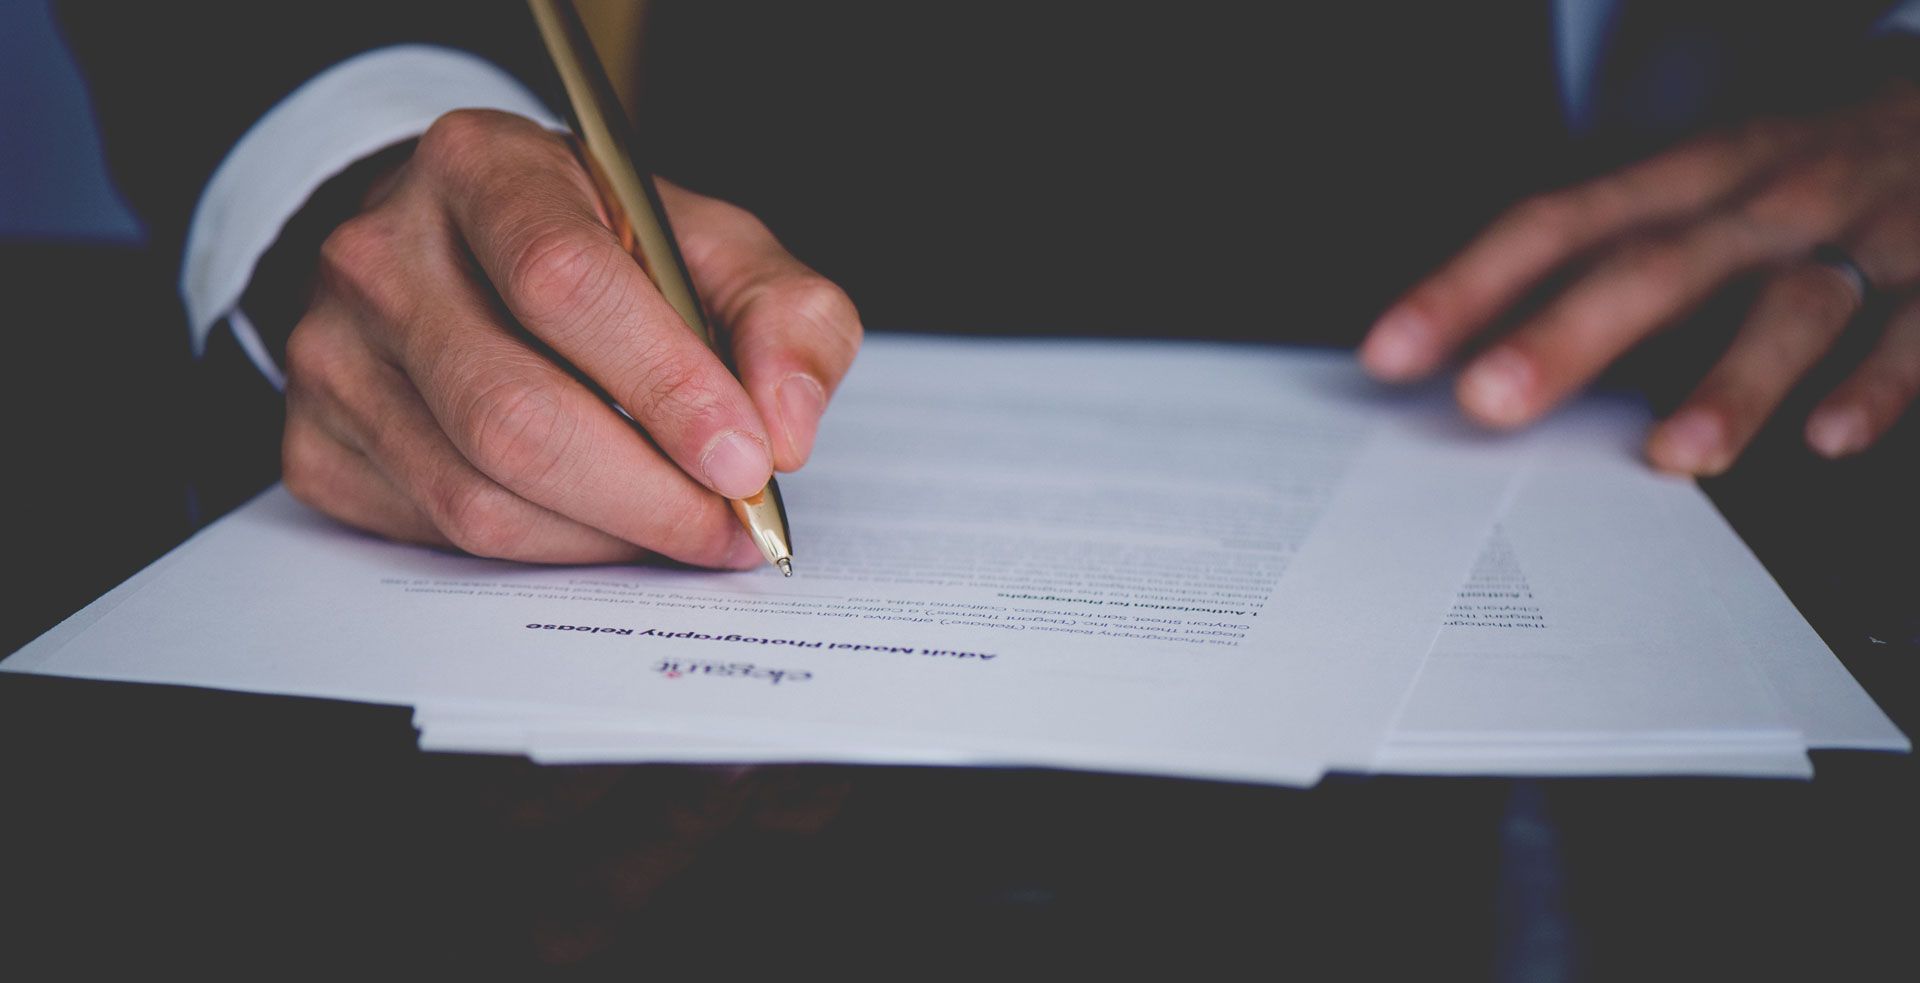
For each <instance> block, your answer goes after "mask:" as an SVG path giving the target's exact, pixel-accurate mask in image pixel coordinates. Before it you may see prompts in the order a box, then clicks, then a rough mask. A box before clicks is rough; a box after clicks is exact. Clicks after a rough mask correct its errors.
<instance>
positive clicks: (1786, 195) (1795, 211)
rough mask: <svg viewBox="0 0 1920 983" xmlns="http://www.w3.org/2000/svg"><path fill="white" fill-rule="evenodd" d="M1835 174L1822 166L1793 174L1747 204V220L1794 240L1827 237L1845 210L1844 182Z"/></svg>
mask: <svg viewBox="0 0 1920 983" xmlns="http://www.w3.org/2000/svg"><path fill="white" fill-rule="evenodd" d="M1831 171H1832V168H1831V167H1830V166H1826V165H1822V166H1815V167H1803V168H1802V169H1800V170H1798V171H1795V172H1794V173H1792V174H1789V175H1788V176H1787V177H1785V178H1783V179H1782V180H1780V181H1779V182H1777V183H1775V184H1774V185H1773V186H1772V187H1770V188H1768V189H1767V190H1765V191H1763V192H1761V193H1760V194H1758V195H1756V196H1755V197H1754V198H1753V199H1751V200H1750V201H1749V202H1748V203H1747V205H1746V207H1745V211H1746V214H1747V217H1748V218H1749V219H1751V220H1752V221H1753V222H1754V223H1756V224H1758V225H1759V226H1760V227H1762V228H1764V229H1768V230H1772V231H1775V232H1778V233H1782V234H1785V235H1787V236H1789V237H1791V238H1794V239H1805V238H1808V237H1815V238H1817V237H1819V236H1822V235H1824V234H1826V232H1827V230H1829V229H1831V228H1832V227H1833V226H1834V224H1835V219H1836V217H1837V216H1838V215H1839V214H1840V213H1841V209H1842V186H1843V182H1842V181H1840V180H1839V179H1838V177H1837V175H1835V174H1833V173H1831Z"/></svg>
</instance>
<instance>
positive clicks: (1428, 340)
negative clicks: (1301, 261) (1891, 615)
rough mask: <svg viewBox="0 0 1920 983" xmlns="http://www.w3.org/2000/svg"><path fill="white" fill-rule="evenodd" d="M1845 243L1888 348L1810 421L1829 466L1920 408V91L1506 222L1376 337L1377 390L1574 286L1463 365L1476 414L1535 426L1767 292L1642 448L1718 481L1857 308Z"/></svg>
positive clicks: (1789, 124) (1693, 150)
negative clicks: (1918, 400) (1535, 295)
mask: <svg viewBox="0 0 1920 983" xmlns="http://www.w3.org/2000/svg"><path fill="white" fill-rule="evenodd" d="M1823 245H1833V246H1838V247H1839V249H1841V250H1842V251H1844V253H1845V254H1846V255H1848V256H1851V257H1852V258H1853V259H1854V261H1855V262H1857V263H1858V264H1859V266H1860V268H1861V270H1862V271H1863V272H1864V273H1865V274H1866V276H1867V278H1868V280H1869V281H1871V283H1872V284H1873V285H1874V286H1875V287H1876V288H1877V289H1880V290H1884V291H1888V292H1889V294H1890V295H1891V296H1892V297H1893V299H1894V300H1895V303H1894V304H1892V305H1891V307H1890V308H1889V309H1890V311H1891V314H1890V316H1889V317H1888V318H1887V320H1886V322H1885V323H1884V324H1883V325H1880V326H1878V329H1879V331H1880V332H1881V333H1880V335H1879V339H1878V343H1877V346H1876V347H1875V348H1874V349H1873V351H1872V353H1871V354H1870V355H1868V356H1867V358H1866V360H1865V361H1864V362H1862V363H1861V364H1860V365H1859V366H1858V368H1857V369H1855V370H1854V371H1853V373H1852V375H1851V376H1849V377H1848V378H1847V379H1846V380H1845V381H1844V382H1842V383H1841V384H1840V386H1839V387H1838V388H1836V389H1835V390H1834V391H1833V392H1832V393H1831V394H1829V395H1828V396H1827V397H1826V398H1825V400H1824V401H1822V402H1821V403H1820V404H1819V406H1818V407H1817V408H1816V409H1815V410H1814V411H1813V414H1812V416H1811V417H1810V418H1809V420H1808V421H1807V424H1806V439H1807V441H1808V443H1809V444H1811V445H1812V446H1813V448H1814V449H1815V450H1816V451H1818V452H1820V453H1822V454H1824V455H1826V456H1828V457H1840V456H1843V455H1847V454H1852V453H1856V452H1858V451H1860V450H1863V449H1865V448H1866V447H1867V446H1869V445H1870V444H1872V443H1873V442H1874V441H1875V440H1876V439H1878V438H1879V436H1880V435H1881V434H1883V433H1885V432H1886V431H1887V430H1888V429H1889V428H1890V427H1892V425H1893V424H1894V422H1895V421H1896V420H1897V419H1898V418H1899V416H1900V415H1901V414H1902V413H1903V412H1905V410H1906V409H1907V407H1908V406H1909V404H1911V403H1912V402H1913V400H1914V397H1915V395H1916V394H1920V88H1915V87H1914V86H1912V85H1908V84H1899V85H1897V86H1895V87H1892V88H1889V89H1888V90H1887V91H1886V92H1884V93H1883V94H1881V95H1880V96H1878V97H1877V98H1876V99H1874V100H1873V101H1872V102H1870V103H1868V104H1866V105H1862V106H1856V107H1851V108H1848V109H1845V110H1842V111H1837V112H1832V113H1828V114H1824V115H1818V116H1811V117H1806V118H1798V119H1778V120H1764V121H1759V122H1755V123H1752V124H1749V125H1746V126H1744V127H1742V128H1739V129H1736V130H1732V131H1728V132H1725V133H1718V134H1714V135H1710V136H1706V137H1703V138H1699V139H1695V140H1693V141H1691V142H1689V143H1685V144H1683V145H1681V146H1679V147H1677V148H1676V149H1673V150H1670V151H1668V152H1666V153H1663V154H1661V155H1659V156H1656V157H1654V158H1652V159H1650V160H1647V161H1645V162H1642V163H1640V164H1637V165H1634V166H1632V167H1628V168H1626V169H1624V170H1622V171H1619V172H1617V173H1614V174H1611V175H1608V176H1606V177H1602V178H1600V179H1598V180H1595V181H1592V182H1590V183H1587V184H1583V185H1579V186H1576V187H1573V188H1570V189H1566V190H1562V191H1557V192H1553V193H1550V194H1546V195H1543V196H1540V197H1537V198H1534V199H1532V200H1530V201H1526V202H1523V203H1521V204H1520V205H1518V206H1516V207H1514V208H1512V209H1511V210H1509V211H1507V212H1506V213H1505V214H1503V215H1502V216H1500V217H1499V218H1498V219H1497V220H1496V221H1494V222H1493V224H1492V225H1491V226H1490V227H1489V228H1488V229H1487V230H1486V231H1485V232H1483V233H1482V234H1481V235H1480V236H1479V237H1478V238H1477V239H1475V240H1474V241H1473V242H1472V243H1470V244H1469V245H1468V246H1467V247H1466V248H1465V249H1464V250H1463V251H1462V252H1461V253H1460V254H1459V255H1458V256H1457V257H1455V258H1454V259H1453V260H1451V261H1450V262H1448V263H1447V264H1445V265H1444V266H1443V267H1442V268H1441V269H1440V270H1439V271H1437V272H1436V273H1434V274H1433V275H1432V276H1430V277H1428V278H1427V279H1426V280H1425V281H1423V282H1421V283H1419V284H1418V285H1416V286H1415V287H1414V288H1413V289H1412V291H1410V292H1409V293H1408V294H1407V295H1406V296H1405V297H1404V298H1402V299H1401V300H1400V301H1399V302H1398V303H1397V304H1395V305H1394V306H1393V307H1392V308H1391V309H1389V310H1388V311H1387V313H1386V314H1384V315H1383V316H1382V317H1381V319H1380V321H1379V322H1378V323H1377V324H1376V325H1374V327H1373V330H1372V331H1371V332H1370V333H1369V335H1368V336H1367V338H1366V340H1365V342H1364V343H1363V344H1362V346H1361V352H1360V356H1361V361H1362V364H1364V365H1365V366H1366V368H1367V369H1368V370H1369V371H1370V372H1371V373H1373V374H1374V375H1375V376H1378V377H1380V378H1383V379H1389V380H1407V379H1415V378H1419V377H1422V376H1425V375H1428V374H1431V373H1432V372H1433V371H1435V370H1436V369H1438V368H1439V367H1440V365H1441V364H1442V363H1443V362H1444V361H1445V360H1446V359H1447V357H1448V356H1449V355H1451V354H1452V353H1454V352H1455V351H1456V350H1458V349H1459V348H1460V347H1462V346H1463V345H1464V344H1465V343H1467V342H1468V341H1469V340H1471V339H1473V338H1475V337H1476V336H1478V335H1481V334H1484V333H1486V332H1488V331H1489V330H1490V329H1491V327H1492V325H1493V324H1494V323H1495V322H1497V321H1499V320H1500V319H1501V318H1503V317H1504V316H1508V315H1510V314H1512V313H1513V311H1514V309H1515V307H1516V305H1518V304H1520V303H1521V302H1522V301H1523V300H1524V299H1526V298H1527V297H1528V296H1529V295H1530V294H1531V293H1532V292H1534V291H1536V290H1538V289H1539V288H1540V286H1541V285H1542V284H1543V283H1544V282H1547V281H1548V280H1549V279H1550V278H1554V277H1556V276H1565V277H1566V280H1565V285H1564V287H1562V288H1561V289H1559V290H1558V292H1557V293H1555V294H1554V295H1553V296H1552V297H1550V298H1548V299H1547V300H1546V301H1545V303H1544V304H1543V305H1542V306H1541V307H1540V308H1539V309H1538V310H1537V311H1535V312H1533V313H1531V314H1528V315H1527V316H1525V317H1523V318H1521V319H1520V320H1519V322H1518V324H1517V326H1516V327H1514V328H1513V329H1512V330H1511V331H1510V332H1509V333H1507V334H1506V335H1505V336H1504V337H1502V338H1500V339H1498V340H1497V341H1495V342H1494V343H1493V344H1491V345H1490V346H1489V347H1488V348H1486V350H1485V351H1483V352H1481V353H1480V354H1478V355H1477V356H1475V357H1474V358H1472V359H1471V360H1470V361H1469V362H1468V363H1467V365H1466V367H1465V368H1464V369H1463V370H1462V371H1461V373H1460V376H1459V380H1458V385H1457V394H1458V398H1459V401H1460V405H1461V406H1462V407H1463V408H1464V409H1465V410H1466V412H1467V413H1468V415H1470V416H1472V417H1473V418H1474V419H1476V420H1479V421H1481V422H1482V423H1485V424H1488V425H1491V426H1495V427H1511V426H1518V425H1521V424H1524V423H1527V422H1530V421H1532V420H1533V419H1535V418H1537V417H1539V416H1540V415H1541V414H1542V413H1544V412H1546V411H1547V410H1548V409H1550V408H1551V407H1552V406H1553V405H1554V404H1556V403H1558V402H1559V401H1560V400H1562V399H1564V398H1566V397H1567V396H1568V395H1570V394H1572V393H1573V392H1574V391H1576V390H1577V389H1578V388H1579V387H1580V386H1582V385H1583V384H1585V383H1586V382H1588V381H1590V380H1591V379H1592V378H1593V377H1594V376H1596V375H1597V374H1598V373H1599V372H1600V371H1601V370H1602V369H1603V368H1605V367H1606V366H1607V365H1608V364H1609V363H1610V362H1612V361H1614V360H1615V359H1616V358H1618V357H1620V356H1621V355H1622V354H1624V353H1625V352H1626V351H1627V350H1628V349H1630V348H1631V347H1632V346H1633V345H1634V344H1636V343H1637V342H1639V341H1641V340H1642V339H1644V338H1646V337H1648V336H1649V335H1651V334H1653V333H1654V332H1656V331H1659V330H1661V329H1662V328H1664V327H1667V326H1669V325H1671V324H1673V323H1674V322H1676V321H1678V320H1680V319H1682V318H1683V317H1685V315H1686V314H1688V313H1689V312H1690V311H1692V310H1693V309H1694V308H1695V307H1697V306H1698V305H1699V304H1701V303H1702V302H1704V301H1706V300H1707V299H1709V298H1710V297H1711V296H1713V295H1714V294H1715V293H1717V292H1718V291H1719V290H1720V289H1721V288H1723V287H1725V286H1727V285H1728V284H1729V283H1730V282H1732V281H1734V280H1735V279H1737V278H1741V277H1744V276H1747V275H1752V274H1758V275H1759V276H1761V277H1762V278H1763V283H1762V285H1761V289H1760V291H1759V292H1758V294H1757V295H1756V297H1757V299H1756V301H1755V302H1754V304H1753V307H1752V309H1751V310H1750V311H1749V312H1748V313H1747V316H1746V320H1745V322H1744V324H1743V326H1742V327H1741V328H1740V330H1739V332H1738V333H1737V335H1736V336H1735V337H1734V339H1733V341H1732V343H1731V344H1730V346H1729V347H1728V349H1727V351H1726V352H1725V354H1724V355H1723V356H1722V357H1721V358H1720V359H1719V361H1718V362H1717V363H1716V364H1715V365H1714V366H1713V368H1712V369H1711V370H1710V371H1709V372H1708V374H1707V376H1706V378H1705V379H1704V380H1702V381H1701V382H1700V383H1699V385H1698V387H1697V388H1695V389H1694V390H1693V392H1692V394H1691V395H1690V396H1689V397H1688V398H1687V400H1686V401H1685V403H1684V404H1683V405H1682V406H1681V407H1680V408H1679V409H1678V410H1677V411H1675V412H1674V414H1673V415H1672V416H1670V417H1668V418H1667V419H1666V420H1665V421H1663V422H1662V423H1661V424H1660V425H1659V426H1658V427H1656V428H1655V429H1654V431H1653V433H1652V434H1651V436H1650V437H1649V439H1648V441H1647V456H1648V458H1649V459H1650V460H1651V461H1652V462H1653V463H1654V464H1655V465H1656V466H1658V467H1661V468H1663V469H1667V470H1671V471H1678V472H1685V473H1691V474H1715V473H1718V472H1720V471H1723V470H1725V469H1726V468H1727V467H1728V466H1730V465H1731V464H1732V463H1733V461H1734V459H1735V458H1737V457H1738V456H1739V454H1740V452H1741V450H1742V449H1743V448H1745V447H1746V445H1747V443H1748V442H1749V441H1751V440H1752V439H1753V436H1754V434H1755V433H1756V432H1757V431H1758V430H1759V429H1760V426H1761V424H1762V423H1763V422H1764V421H1765V420H1766V418H1767V417H1768V416H1770V415H1771V414H1772V413H1773V412H1774V410H1775V409H1777V408H1778V407H1779V405H1780V403H1781V402H1782V400H1783V399H1784V398H1785V397H1786V396H1787V394H1788V392H1789V391H1790V390H1791V389H1792V387H1793V386H1794V384H1795V383H1796V382H1797V381H1798V380H1799V379H1800V378H1801V377H1802V376H1804V375H1805V374H1806V373H1807V372H1808V370H1810V369H1811V368H1812V367H1813V366H1814V364H1815V363H1816V362H1817V361H1818V360H1819V359H1820V358H1821V357H1822V356H1823V355H1824V354H1826V352H1827V351H1828V350H1829V349H1830V348H1831V347H1832V345H1833V344H1834V342H1835V340H1836V339H1837V338H1838V337H1839V335H1840V333H1841V331H1842V330H1843V329H1845V328H1846V327H1847V326H1848V325H1849V323H1851V322H1852V321H1853V320H1854V319H1855V316H1856V315H1857V314H1858V313H1859V311H1860V307H1861V301H1862V299H1863V298H1862V296H1861V290H1860V287H1859V285H1858V284H1857V283H1855V282H1854V281H1853V279H1852V277H1851V276H1850V275H1848V274H1847V273H1846V272H1845V271H1844V270H1843V269H1840V268H1837V267H1835V266H1834V265H1832V264H1828V263H1823V262H1821V261H1819V259H1818V258H1817V257H1816V255H1815V254H1816V250H1818V249H1819V248H1820V247H1822V246H1823Z"/></svg>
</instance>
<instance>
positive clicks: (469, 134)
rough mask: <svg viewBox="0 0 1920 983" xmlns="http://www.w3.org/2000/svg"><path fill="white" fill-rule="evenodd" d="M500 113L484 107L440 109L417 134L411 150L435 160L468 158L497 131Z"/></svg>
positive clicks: (431, 160)
mask: <svg viewBox="0 0 1920 983" xmlns="http://www.w3.org/2000/svg"><path fill="white" fill-rule="evenodd" d="M504 115H505V114H503V113H499V112H495V111H493V110H488V109H456V110H453V111H452V112H449V113H444V114H442V115H441V116H440V117H439V118H438V119H436V120H434V121H433V125H431V126H429V127H427V131H426V132H425V133H422V134H421V135H420V143H419V145H418V147H417V149H416V150H415V151H414V153H415V154H416V155H417V156H420V157H422V158H424V159H426V160H427V161H429V162H433V163H439V164H444V163H448V162H452V161H458V160H461V159H462V158H470V157H471V156H472V155H473V154H474V153H476V152H478V151H480V150H481V149H482V148H484V147H485V146H486V144H487V143H489V142H490V141H492V140H493V139H494V138H495V137H496V136H497V135H498V133H499V129H500V122H501V118H502V117H503V116H504Z"/></svg>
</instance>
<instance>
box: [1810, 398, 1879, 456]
mask: <svg viewBox="0 0 1920 983" xmlns="http://www.w3.org/2000/svg"><path fill="white" fill-rule="evenodd" d="M1868 442H1869V441H1868V435H1867V415H1866V414H1865V413H1863V412H1861V411H1860V408H1859V407H1857V406H1842V407H1837V408H1834V409H1825V410H1821V411H1820V412H1818V413H1815V414H1814V415H1813V419H1811V420H1808V421H1807V443H1809V444H1812V445H1813V449H1814V450H1816V451H1819V452H1820V454H1821V455H1822V456H1824V457H1846V456H1847V455H1848V454H1858V453H1859V452H1861V451H1863V450H1866V449H1867V444H1868Z"/></svg>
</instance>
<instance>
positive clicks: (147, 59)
mask: <svg viewBox="0 0 1920 983" xmlns="http://www.w3.org/2000/svg"><path fill="white" fill-rule="evenodd" d="M57 14H58V17H59V20H60V24H61V27H62V28H63V31H64V33H65V35H66V38H67V40H68V42H69V44H70V45H71V47H72V49H73V53H74V55H75V57H76V60H77V61H78V62H79V64H80V68H81V71H82V73H83V74H84V75H85V77H86V80H87V84H88V87H89V89H90V90H91V94H92V98H93V104H94V108H95V112H96V114H97V116H98V119H99V124H100V131H101V138H102V142H103V144H104V146H105V148H106V154H107V162H108V167H109V169H110V170H111V172H112V174H113V177H114V180H115V181H116V183H117V184H118V185H119V188H120V190H121V192H122V194H124V195H125V196H126V198H127V201H128V204H130V205H131V206H132V207H133V209H134V211H135V212H136V213H137V214H138V215H139V216H140V218H141V219H142V220H143V221H144V222H145V223H146V226H147V233H148V239H149V242H150V243H151V244H152V245H153V247H154V249H155V250H156V251H157V252H158V253H159V254H160V257H161V258H162V259H163V261H165V262H170V263H172V264H173V266H172V268H173V269H175V270H177V269H178V268H179V267H178V263H179V258H180V250H181V248H182V244H183V242H184V240H185V238H186V232H187V222H188V220H189V218H190V217H191V215H192V213H193V207H194V203H195V202H196V201H197V200H198V198H199V195H200V191H201V189H202V188H203V187H205V185H206V183H207V179H208V178H209V177H210V176H211V175H212V174H213V171H214V168H215V167H217V166H218V165H219V163H220V160H221V159H222V158H223V157H224V156H225V155H226V153H227V151H228V150H229V149H231V148H232V147H233V145H234V143H235V142H236V141H238V140H239V139H240V137H241V135H242V134H244V133H245V132H246V131H247V129H248V128H249V127H250V126H252V125H253V124H254V122H255V121H257V120H259V119H260V117H262V116H263V115H265V114H266V112H267V111H268V110H269V109H270V108H272V107H273V105H274V104H275V103H277V102H279V101H280V100H281V99H283V98H285V97H286V96H287V95H288V94H289V93H291V92H292V91H293V90H294V89H296V88H298V87H299V86H300V84H301V83H303V82H305V81H306V80H308V79H310V78H312V77H313V76H315V75H317V74H319V73H320V72H322V71H324V70H325V69H327V68H328V67H329V66H331V65H334V64H336V63H338V62H340V61H343V60H345V59H347V58H350V57H352V56H353V55H356V54H359V53H361V52H364V51H370V50H373V49H375V48H382V47H386V46H389V45H395V44H409V43H420V44H436V45H442V46H445V47H451V48H458V49H463V50H466V51H470V52H473V53H474V54H477V55H479V56H481V57H483V58H486V59H487V60H489V61H491V62H493V63H495V64H497V65H499V66H500V67H502V68H504V69H506V70H507V71H509V72H511V73H513V74H514V75H515V76H517V77H519V78H520V79H521V80H522V81H523V82H526V83H527V84H528V85H529V87H531V88H532V89H533V90H534V91H535V92H538V93H540V94H541V95H542V96H543V97H547V96H549V94H550V90H551V86H550V84H549V82H548V80H547V71H546V69H545V68H544V62H543V61H542V59H541V54H540V48H539V42H538V36H537V35H536V34H535V33H534V28H533V23H532V19H531V17H530V16H529V15H528V14H527V12H526V8H525V5H524V4H521V3H514V2H501V0H469V2H446V0H383V2H368V0H327V2H324V3H298V4H284V3H262V2H259V0H252V2H235V0H201V2H194V0H185V2H178V3H119V2H97V0H96V2H88V0H60V2H59V4H58V9H57Z"/></svg>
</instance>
